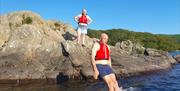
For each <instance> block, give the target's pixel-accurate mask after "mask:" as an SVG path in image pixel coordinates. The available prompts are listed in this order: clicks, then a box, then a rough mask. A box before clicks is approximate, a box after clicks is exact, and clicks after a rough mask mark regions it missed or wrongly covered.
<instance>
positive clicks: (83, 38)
mask: <svg viewBox="0 0 180 91" xmlns="http://www.w3.org/2000/svg"><path fill="white" fill-rule="evenodd" d="M82 44H83V45H85V34H82Z"/></svg>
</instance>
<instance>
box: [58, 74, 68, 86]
mask: <svg viewBox="0 0 180 91" xmlns="http://www.w3.org/2000/svg"><path fill="white" fill-rule="evenodd" d="M68 80H69V77H68V76H67V75H64V74H63V72H59V74H58V75H57V77H56V81H57V84H62V83H64V82H65V81H68Z"/></svg>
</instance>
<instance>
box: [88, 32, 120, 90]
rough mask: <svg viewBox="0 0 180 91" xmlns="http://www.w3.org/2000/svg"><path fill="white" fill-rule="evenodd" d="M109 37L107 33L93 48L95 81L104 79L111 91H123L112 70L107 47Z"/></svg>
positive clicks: (102, 35) (103, 34)
mask: <svg viewBox="0 0 180 91" xmlns="http://www.w3.org/2000/svg"><path fill="white" fill-rule="evenodd" d="M107 41H108V35H107V34H105V33H102V34H101V37H100V41H98V42H95V43H94V45H93V48H92V54H91V55H92V66H93V71H94V74H93V77H94V79H98V77H99V78H102V79H103V80H104V81H105V82H106V84H107V86H108V88H109V91H122V88H119V85H118V82H117V80H116V76H115V74H114V72H113V70H112V66H111V58H110V48H109V46H108V45H107Z"/></svg>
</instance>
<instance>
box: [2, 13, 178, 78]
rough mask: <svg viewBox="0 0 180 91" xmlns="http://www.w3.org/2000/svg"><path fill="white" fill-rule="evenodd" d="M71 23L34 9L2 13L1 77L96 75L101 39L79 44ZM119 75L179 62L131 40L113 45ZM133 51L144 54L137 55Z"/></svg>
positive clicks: (87, 40) (160, 67)
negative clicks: (94, 59)
mask: <svg viewBox="0 0 180 91" xmlns="http://www.w3.org/2000/svg"><path fill="white" fill-rule="evenodd" d="M75 39H76V31H75V30H74V29H73V27H71V25H70V24H64V23H62V22H59V21H55V20H47V21H46V20H43V19H42V18H41V16H40V15H38V14H35V13H33V12H30V11H21V12H13V13H9V14H6V15H2V16H0V69H1V70H0V79H47V78H53V79H55V78H56V77H57V76H58V75H59V73H62V74H63V75H66V76H68V77H69V78H71V79H75V78H82V77H84V78H89V77H92V75H93V70H92V66H91V48H92V45H93V43H94V42H95V41H96V40H97V39H92V38H89V37H88V36H86V43H85V44H86V46H85V47H82V46H81V45H78V44H77V43H76V40H75ZM110 48H111V58H112V65H113V69H114V70H115V72H116V74H117V75H119V76H120V75H128V76H129V75H136V74H139V73H141V72H147V71H152V70H158V69H165V68H169V67H170V66H171V64H172V63H176V61H175V60H174V59H173V58H172V57H171V56H168V55H167V52H164V51H160V50H155V49H149V48H148V49H146V54H147V55H146V56H144V55H143V53H144V47H143V46H141V45H140V44H133V43H132V42H131V41H130V40H127V41H123V42H121V43H120V42H119V43H117V44H116V46H110ZM131 54H142V55H141V56H134V55H131Z"/></svg>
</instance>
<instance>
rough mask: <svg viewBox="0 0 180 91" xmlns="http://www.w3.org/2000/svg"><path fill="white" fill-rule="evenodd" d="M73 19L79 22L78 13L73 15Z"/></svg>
mask: <svg viewBox="0 0 180 91" xmlns="http://www.w3.org/2000/svg"><path fill="white" fill-rule="evenodd" d="M74 20H75V21H76V22H77V23H78V22H79V15H77V16H75V17H74Z"/></svg>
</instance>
